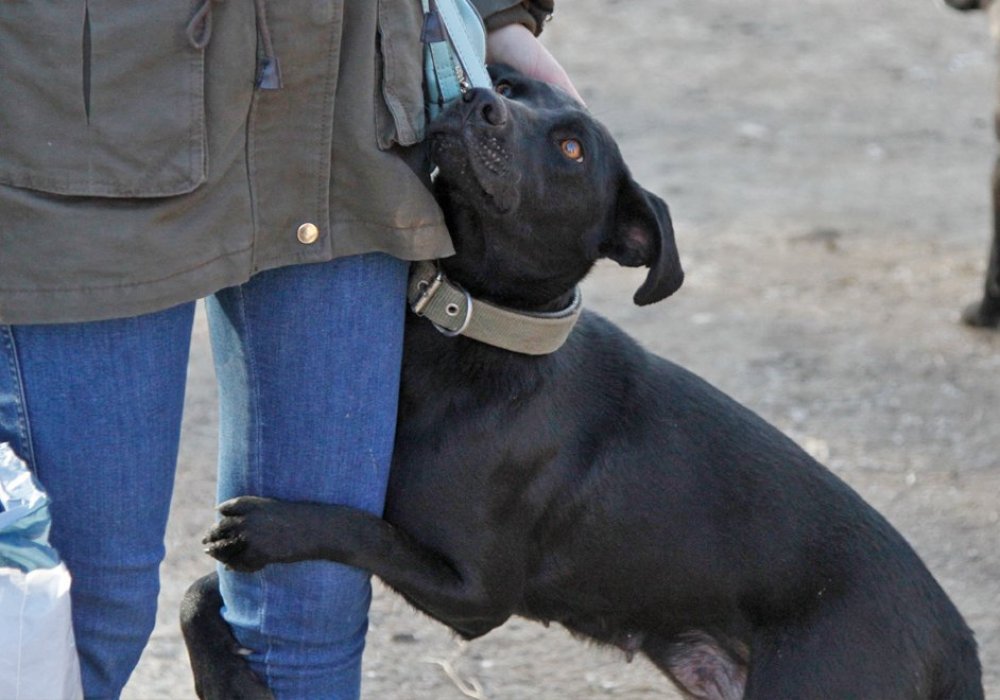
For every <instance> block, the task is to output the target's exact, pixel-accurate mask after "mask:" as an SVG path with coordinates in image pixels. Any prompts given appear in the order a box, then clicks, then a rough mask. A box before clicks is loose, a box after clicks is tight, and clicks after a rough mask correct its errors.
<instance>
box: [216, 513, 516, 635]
mask: <svg viewBox="0 0 1000 700" xmlns="http://www.w3.org/2000/svg"><path fill="white" fill-rule="evenodd" d="M219 512H220V513H221V514H222V516H223V517H222V519H221V520H220V521H219V522H218V523H216V525H215V526H214V527H213V528H212V529H211V531H210V532H209V533H208V535H207V536H206V537H205V539H204V540H203V542H204V544H205V545H206V549H205V551H206V552H207V553H208V554H210V555H211V556H213V557H215V558H216V559H218V560H219V561H220V562H222V563H223V564H225V565H226V566H228V567H230V568H232V569H235V570H237V571H256V570H258V569H260V568H262V567H264V566H266V565H268V564H277V563H289V562H295V561H305V560H308V559H325V560H328V561H335V562H339V563H341V564H347V565H349V566H354V567H357V568H359V569H364V570H366V571H369V572H371V573H373V574H375V575H376V576H378V577H379V578H380V579H382V580H383V581H384V582H385V583H386V584H387V585H389V586H390V587H391V588H393V589H395V590H397V591H398V592H399V593H401V594H402V595H403V596H404V597H406V599H407V600H409V601H410V602H411V603H412V604H413V605H414V606H416V607H417V608H419V609H420V610H422V611H424V612H425V613H427V614H428V615H430V616H431V617H434V618H435V619H437V620H438V621H440V622H442V623H444V624H446V625H448V626H449V627H451V628H452V629H454V630H455V631H456V632H458V633H459V634H461V635H462V636H463V637H465V638H467V639H471V638H474V637H479V636H481V635H483V634H486V633H487V632H489V631H490V630H491V629H493V628H494V627H497V626H499V625H501V624H503V623H504V621H506V620H507V618H508V617H510V615H511V614H512V612H513V603H512V602H511V600H512V599H511V597H510V596H509V595H503V600H501V599H500V598H501V596H500V595H497V594H496V592H492V593H491V591H490V588H489V587H487V586H485V585H483V577H482V576H480V575H476V574H474V573H471V572H470V573H466V575H465V576H463V575H461V573H460V572H459V570H458V568H457V567H456V566H454V565H452V563H451V562H449V561H448V559H447V558H445V557H444V556H442V555H441V554H439V553H438V552H436V551H434V550H432V549H429V548H427V547H425V546H423V545H421V544H420V543H419V542H417V541H415V540H414V539H413V538H412V537H410V536H409V535H407V534H406V533H405V532H402V531H401V530H399V529H398V528H396V527H394V526H392V525H391V524H389V523H388V522H386V521H385V520H383V519H382V518H379V517H377V516H375V515H372V514H371V513H367V512H365V511H362V510H358V509H357V508H351V507H349V506H340V505H326V504H320V503H292V502H287V501H277V500H274V499H269V498H259V497H256V496H243V497H240V498H234V499H232V500H229V501H226V502H225V503H223V504H222V505H220V506H219ZM498 588H503V589H504V592H505V593H507V594H509V593H510V591H511V587H510V586H503V587H498Z"/></svg>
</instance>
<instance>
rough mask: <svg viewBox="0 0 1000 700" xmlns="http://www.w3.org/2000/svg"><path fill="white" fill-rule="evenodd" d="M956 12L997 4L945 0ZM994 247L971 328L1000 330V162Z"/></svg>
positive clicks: (999, 117)
mask: <svg viewBox="0 0 1000 700" xmlns="http://www.w3.org/2000/svg"><path fill="white" fill-rule="evenodd" d="M945 1H946V2H947V3H948V4H949V5H951V6H952V7H954V8H955V9H956V10H962V11H968V10H985V9H987V8H988V7H989V6H990V5H991V4H992V1H993V0H945ZM994 130H995V132H996V134H997V137H998V138H1000V109H998V110H997V112H996V114H995V115H994ZM992 190H993V243H992V245H991V246H990V257H989V263H987V267H986V281H985V285H984V289H983V298H982V300H980V301H977V302H974V303H972V304H970V305H969V306H967V307H966V308H965V310H964V311H963V312H962V320H963V321H965V323H967V324H969V325H970V326H979V327H983V328H1000V158H997V160H996V163H995V164H994V166H993V178H992Z"/></svg>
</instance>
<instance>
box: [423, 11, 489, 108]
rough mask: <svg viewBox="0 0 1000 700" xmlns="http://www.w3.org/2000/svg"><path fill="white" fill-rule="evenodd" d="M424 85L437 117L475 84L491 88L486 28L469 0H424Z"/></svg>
mask: <svg viewBox="0 0 1000 700" xmlns="http://www.w3.org/2000/svg"><path fill="white" fill-rule="evenodd" d="M423 8H424V27H423V32H422V36H421V40H422V41H423V42H424V46H425V47H426V48H425V52H424V84H425V87H426V91H427V113H428V117H430V118H431V119H433V118H434V117H436V116H437V115H438V114H440V113H441V111H442V110H443V109H444V108H445V107H446V106H447V105H448V104H449V103H451V102H452V100H456V99H458V98H459V97H460V96H461V95H462V94H463V93H465V92H466V91H468V90H470V89H471V88H474V87H484V88H491V87H492V85H493V83H492V81H491V80H490V75H489V73H488V72H487V71H486V27H485V26H484V25H483V20H482V18H481V17H480V16H479V13H478V12H476V9H475V8H474V7H473V6H472V5H471V4H470V3H469V2H468V0H423Z"/></svg>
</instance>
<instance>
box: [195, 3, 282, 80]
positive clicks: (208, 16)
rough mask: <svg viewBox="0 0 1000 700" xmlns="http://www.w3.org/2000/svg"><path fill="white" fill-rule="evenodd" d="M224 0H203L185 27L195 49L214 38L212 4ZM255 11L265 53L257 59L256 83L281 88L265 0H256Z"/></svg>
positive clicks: (202, 46) (201, 47) (200, 48)
mask: <svg viewBox="0 0 1000 700" xmlns="http://www.w3.org/2000/svg"><path fill="white" fill-rule="evenodd" d="M222 1H223V0H201V3H200V4H199V5H198V9H197V10H195V12H194V15H192V17H191V19H190V21H188V23H187V27H186V28H185V31H184V33H185V35H186V36H187V40H188V43H189V44H191V46H192V47H193V48H195V49H198V50H202V49H204V48H205V47H206V46H208V42H209V41H211V39H212V5H213V3H216V2H222ZM254 11H255V12H256V14H257V31H258V33H259V34H260V43H261V48H262V49H263V55H262V56H261V57H260V58H259V59H258V61H257V77H256V80H255V85H256V87H258V88H259V89H261V90H280V89H281V66H280V64H279V63H278V57H277V56H276V55H275V54H274V44H273V43H272V42H271V28H270V27H269V26H268V24H267V8H266V6H265V0H254Z"/></svg>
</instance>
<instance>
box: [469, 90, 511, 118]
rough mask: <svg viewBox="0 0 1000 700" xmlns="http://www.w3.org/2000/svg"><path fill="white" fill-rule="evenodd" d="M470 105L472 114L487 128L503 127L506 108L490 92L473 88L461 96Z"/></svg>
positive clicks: (500, 100) (498, 98)
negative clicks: (487, 126) (486, 125)
mask: <svg viewBox="0 0 1000 700" xmlns="http://www.w3.org/2000/svg"><path fill="white" fill-rule="evenodd" d="M462 100H463V101H464V102H465V103H466V104H468V105H470V110H471V112H472V114H473V115H474V116H475V117H477V118H478V119H481V120H482V121H483V123H485V124H488V125H489V126H503V125H504V124H506V123H507V106H506V105H505V104H504V103H503V99H502V98H501V97H500V96H499V95H497V94H496V93H495V92H493V91H492V90H487V89H486V88H473V89H472V90H469V91H468V92H466V93H465V94H464V95H463V96H462Z"/></svg>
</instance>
